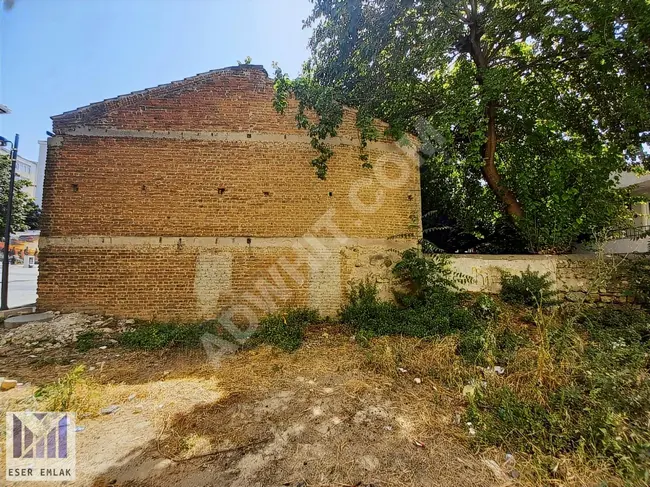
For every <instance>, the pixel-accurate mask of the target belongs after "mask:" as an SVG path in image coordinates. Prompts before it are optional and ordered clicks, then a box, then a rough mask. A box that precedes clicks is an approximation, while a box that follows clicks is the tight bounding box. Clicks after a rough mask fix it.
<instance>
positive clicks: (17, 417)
mask: <svg viewBox="0 0 650 487" xmlns="http://www.w3.org/2000/svg"><path fill="white" fill-rule="evenodd" d="M6 451H7V470H6V472H7V475H6V479H7V480H11V481H13V482H15V481H20V480H25V481H36V480H44V481H53V480H54V481H56V480H58V481H70V480H74V479H75V464H76V461H75V414H74V413H52V412H48V413H41V412H15V413H7V450H6Z"/></svg>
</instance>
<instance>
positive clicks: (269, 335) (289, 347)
mask: <svg viewBox="0 0 650 487" xmlns="http://www.w3.org/2000/svg"><path fill="white" fill-rule="evenodd" d="M320 321H321V320H320V316H319V315H318V311H316V310H313V309H309V308H291V309H287V310H282V311H278V312H277V313H272V314H269V315H266V316H265V317H263V318H262V319H261V320H260V324H259V326H258V328H257V330H255V333H253V335H252V336H251V338H250V340H249V342H248V343H249V345H250V346H255V345H259V344H262V343H266V344H268V345H273V346H276V347H278V348H281V349H282V350H284V351H286V352H293V351H294V350H297V349H298V348H299V347H300V345H301V344H302V341H303V339H304V336H305V328H307V326H308V325H311V324H315V323H319V322H320Z"/></svg>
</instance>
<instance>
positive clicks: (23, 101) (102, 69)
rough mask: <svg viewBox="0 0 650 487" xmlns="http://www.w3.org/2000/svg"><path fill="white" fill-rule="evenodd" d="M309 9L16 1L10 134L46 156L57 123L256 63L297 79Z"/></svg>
mask: <svg viewBox="0 0 650 487" xmlns="http://www.w3.org/2000/svg"><path fill="white" fill-rule="evenodd" d="M310 11H311V3H310V2H309V0H16V2H15V6H14V8H13V9H12V10H11V11H9V12H4V11H3V12H1V13H0V103H1V104H4V105H7V106H8V107H9V108H11V110H12V113H11V114H10V115H0V134H1V135H4V136H5V137H10V138H11V139H13V136H14V134H15V133H16V132H18V133H19V134H20V137H21V139H20V151H19V152H20V154H21V155H23V156H24V157H27V158H29V159H34V160H35V159H36V158H37V157H38V144H37V141H38V140H44V139H45V138H46V137H47V136H46V135H45V131H46V130H51V128H52V124H51V120H50V116H52V115H57V114H59V113H62V112H64V111H68V110H72V109H74V108H77V107H80V106H83V105H87V104H89V103H92V102H96V101H100V100H103V99H105V98H111V97H114V96H117V95H121V94H124V93H128V92H131V91H135V90H140V89H144V88H149V87H152V86H155V85H159V84H161V83H167V82H170V81H175V80H178V79H182V78H186V77H188V76H192V75H194V74H196V73H200V72H204V71H209V70H211V69H215V68H221V67H224V66H232V65H236V64H237V60H241V61H243V60H244V58H245V57H246V56H251V57H252V58H253V63H254V64H263V65H264V66H265V67H266V69H267V71H269V74H270V75H272V74H273V73H272V70H271V62H272V61H278V62H279V63H280V66H281V67H282V68H283V69H284V71H287V72H289V73H290V74H291V75H296V74H297V73H298V72H299V70H300V66H301V65H302V62H303V61H304V60H305V59H306V58H307V56H308V50H307V42H308V40H309V32H308V31H306V30H303V29H302V21H303V20H304V19H305V18H306V17H307V16H308V15H309V13H310Z"/></svg>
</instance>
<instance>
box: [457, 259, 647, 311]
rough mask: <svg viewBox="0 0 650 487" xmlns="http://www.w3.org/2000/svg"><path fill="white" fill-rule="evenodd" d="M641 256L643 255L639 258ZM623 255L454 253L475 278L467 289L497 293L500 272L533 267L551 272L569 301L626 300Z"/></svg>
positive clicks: (561, 294)
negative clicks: (622, 264)
mask: <svg viewBox="0 0 650 487" xmlns="http://www.w3.org/2000/svg"><path fill="white" fill-rule="evenodd" d="M639 258H642V257H639ZM622 260H623V258H622V257H620V256H605V257H599V256H597V255H454V256H452V258H451V264H452V267H453V268H454V270H456V271H458V272H461V273H462V274H465V275H468V276H470V277H472V278H473V281H472V282H471V283H470V284H467V285H466V286H465V288H466V289H467V290H468V291H472V292H485V293H491V294H497V293H498V292H499V291H500V289H501V271H506V272H510V273H511V274H521V272H523V271H525V270H527V269H530V270H531V271H535V272H539V273H540V274H546V273H548V274H549V278H550V279H551V280H552V281H553V282H554V283H555V288H556V290H557V291H558V296H559V298H560V299H565V300H568V301H582V300H585V301H587V302H592V303H596V302H602V303H626V302H632V297H631V296H627V295H626V292H625V291H626V289H627V288H628V284H629V283H628V282H627V281H626V278H625V275H624V274H623V273H622V272H621V270H622V268H623V267H622V266H621V262H622Z"/></svg>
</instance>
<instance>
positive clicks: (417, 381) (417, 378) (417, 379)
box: [413, 377, 422, 384]
mask: <svg viewBox="0 0 650 487" xmlns="http://www.w3.org/2000/svg"><path fill="white" fill-rule="evenodd" d="M413 382H415V383H416V384H422V379H420V378H419V377H416V378H415V379H413Z"/></svg>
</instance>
